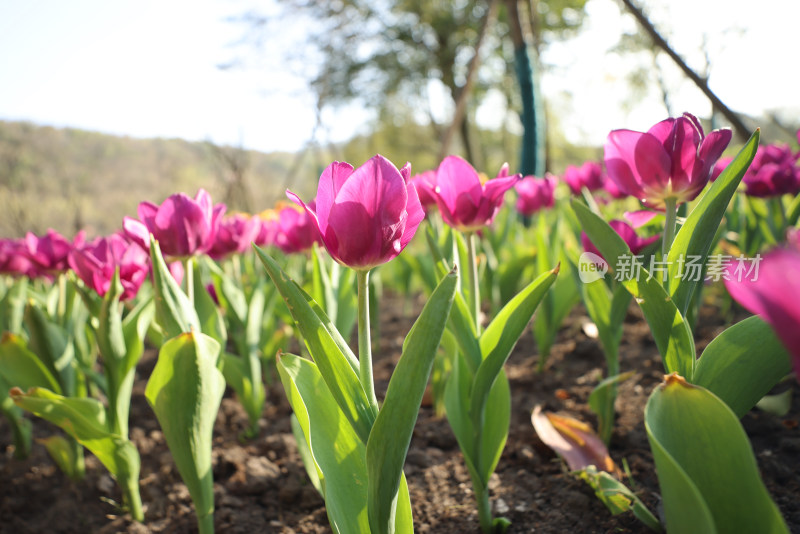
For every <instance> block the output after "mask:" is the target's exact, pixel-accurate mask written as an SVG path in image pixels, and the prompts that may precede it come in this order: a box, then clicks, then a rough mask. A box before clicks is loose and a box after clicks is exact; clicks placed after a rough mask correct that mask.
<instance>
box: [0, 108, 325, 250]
mask: <svg viewBox="0 0 800 534" xmlns="http://www.w3.org/2000/svg"><path fill="white" fill-rule="evenodd" d="M307 159H308V158H298V157H297V156H296V155H294V154H288V153H272V154H264V153H260V152H255V151H243V150H239V149H236V148H233V147H215V146H213V145H210V144H208V143H199V142H197V143H192V142H187V141H183V140H180V139H134V138H129V137H117V136H111V135H104V134H100V133H95V132H87V131H82V130H75V129H71V128H64V129H59V128H52V127H46V126H36V125H33V124H30V123H25V122H4V121H0V237H18V236H21V235H23V234H24V233H25V231H28V230H30V231H33V232H36V233H43V232H44V231H46V230H47V228H53V229H55V230H57V231H59V232H62V233H63V234H64V235H66V236H69V237H71V236H72V235H74V234H75V232H76V231H77V230H78V229H86V231H87V233H88V234H89V235H90V236H96V235H104V234H107V233H110V232H113V231H115V230H116V229H118V228H120V227H121V224H122V217H123V216H124V215H131V216H135V215H136V207H137V206H138V204H139V202H141V201H142V200H150V201H152V202H155V203H160V202H161V201H162V200H163V199H164V198H166V197H167V196H169V195H170V194H172V193H176V192H185V193H187V194H189V195H191V196H194V194H195V193H196V192H197V190H198V188H201V187H202V188H205V189H207V190H208V191H209V192H210V193H211V196H212V198H213V199H214V201H215V202H223V201H226V202H227V203H228V205H229V209H239V210H245V209H248V208H249V211H253V212H258V211H261V210H264V209H266V208H269V207H272V206H273V205H274V203H275V201H276V200H278V199H284V198H285V196H284V190H285V189H286V187H291V188H292V189H295V190H297V191H298V192H299V193H302V194H304V195H306V194H309V193H310V194H312V195H313V191H314V190H315V188H316V180H317V178H318V177H319V169H318V168H317V167H318V165H315V164H313V163H312V162H309V161H306V160H307ZM236 176H240V177H243V178H244V179H243V183H244V184H245V189H244V190H242V189H241V188H239V187H237V185H238V184H239V183H240V182H242V181H241V180H237V179H236ZM292 176H294V177H295V178H294V183H289V181H290V179H291V177H292Z"/></svg>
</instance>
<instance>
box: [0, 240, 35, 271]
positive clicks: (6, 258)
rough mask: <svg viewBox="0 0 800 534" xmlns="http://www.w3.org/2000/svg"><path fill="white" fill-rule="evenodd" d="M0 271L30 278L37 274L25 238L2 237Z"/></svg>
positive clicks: (0, 241)
mask: <svg viewBox="0 0 800 534" xmlns="http://www.w3.org/2000/svg"><path fill="white" fill-rule="evenodd" d="M0 273H2V274H10V275H12V276H27V277H29V278H33V277H35V276H36V270H35V268H34V266H33V263H32V262H31V259H30V257H29V256H28V254H27V247H26V245H25V240H24V239H0Z"/></svg>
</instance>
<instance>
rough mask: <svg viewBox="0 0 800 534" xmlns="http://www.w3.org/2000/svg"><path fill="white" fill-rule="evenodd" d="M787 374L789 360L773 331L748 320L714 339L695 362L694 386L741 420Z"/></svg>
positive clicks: (760, 323) (789, 365)
mask: <svg viewBox="0 0 800 534" xmlns="http://www.w3.org/2000/svg"><path fill="white" fill-rule="evenodd" d="M789 372H791V358H790V357H789V354H788V353H787V352H786V349H785V348H784V346H783V344H782V343H781V342H780V340H779V339H778V338H777V336H776V335H775V332H774V330H773V329H772V328H771V327H770V326H769V325H768V324H767V323H765V322H764V321H763V320H762V319H761V318H760V317H749V318H747V319H745V320H744V321H741V322H739V323H736V324H735V325H733V326H731V327H730V328H728V329H727V330H725V331H724V332H722V334H720V335H719V336H717V337H716V338H714V340H713V341H712V342H711V343H709V344H708V346H707V347H706V349H705V350H704V351H703V354H702V356H701V357H700V359H699V360H698V361H697V368H696V369H695V375H694V383H695V384H697V385H698V386H703V387H705V388H706V389H708V390H709V391H711V392H712V393H714V394H715V395H716V396H717V397H719V398H720V399H722V400H723V401H725V403H726V404H727V405H728V406H729V407H730V409H731V410H733V412H734V413H735V414H736V415H737V416H738V417H741V416H743V415H744V414H746V413H747V412H748V411H749V410H750V408H752V407H753V406H755V405H756V403H757V402H758V401H759V400H760V399H761V398H762V397H763V396H764V395H766V394H767V393H769V390H770V389H772V387H773V386H774V385H775V384H777V383H778V382H779V381H780V380H781V379H782V378H783V377H784V376H786V375H787V374H789Z"/></svg>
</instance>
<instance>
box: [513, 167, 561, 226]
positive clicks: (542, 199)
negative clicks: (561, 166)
mask: <svg viewBox="0 0 800 534" xmlns="http://www.w3.org/2000/svg"><path fill="white" fill-rule="evenodd" d="M556 183H557V179H556V177H555V176H547V177H545V178H536V177H535V176H526V177H525V178H523V179H522V180H520V181H519V182H517V185H516V186H515V189H516V190H517V195H518V196H517V211H518V212H520V213H521V214H522V215H525V216H526V217H527V216H531V215H533V214H534V213H535V212H537V211H539V210H540V209H542V208H552V207H553V204H554V203H555V198H554V196H553V192H554V191H555V188H556Z"/></svg>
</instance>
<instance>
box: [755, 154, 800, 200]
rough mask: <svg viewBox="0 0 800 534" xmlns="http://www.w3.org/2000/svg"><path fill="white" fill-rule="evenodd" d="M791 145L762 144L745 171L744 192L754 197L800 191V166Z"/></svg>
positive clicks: (793, 193) (794, 193) (798, 155)
mask: <svg viewBox="0 0 800 534" xmlns="http://www.w3.org/2000/svg"><path fill="white" fill-rule="evenodd" d="M798 157H800V153H797V154H794V153H792V150H791V149H790V148H789V146H788V145H787V146H778V145H767V146H761V147H759V148H758V152H756V156H755V158H753V162H752V163H751V164H750V167H749V168H748V169H747V172H745V174H744V177H743V178H742V182H743V183H744V185H745V191H744V193H745V194H746V195H749V196H752V197H761V198H766V197H777V196H781V195H785V194H792V195H796V194H797V193H798V192H800V167H798V166H797V159H798Z"/></svg>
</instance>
